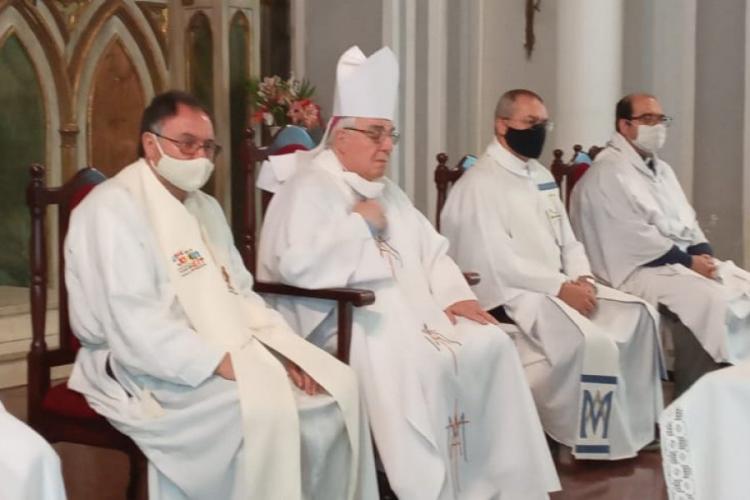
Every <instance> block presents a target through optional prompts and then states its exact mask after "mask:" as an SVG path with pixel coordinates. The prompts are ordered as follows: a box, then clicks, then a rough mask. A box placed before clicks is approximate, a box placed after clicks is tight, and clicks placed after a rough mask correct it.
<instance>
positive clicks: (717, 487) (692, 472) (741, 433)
mask: <svg viewBox="0 0 750 500" xmlns="http://www.w3.org/2000/svg"><path fill="white" fill-rule="evenodd" d="M749 414H750V363H748V362H743V363H740V364H738V365H737V366H731V367H729V368H724V369H721V370H716V371H713V372H711V373H707V374H706V375H704V376H703V377H701V378H700V379H699V380H698V381H697V382H696V383H695V384H693V385H692V386H691V387H690V389H688V390H687V391H686V392H685V393H684V394H683V395H682V396H680V397H679V398H677V399H676V400H675V401H674V402H672V404H671V405H669V406H668V407H667V409H666V410H664V413H662V416H661V420H660V428H661V455H662V464H663V467H664V481H665V482H666V483H667V490H668V491H669V498H670V500H718V499H721V500H745V499H746V498H748V490H747V473H748V470H750V448H749V447H748V443H750V426H748V425H747V420H748V419H747V416H748V415H749Z"/></svg>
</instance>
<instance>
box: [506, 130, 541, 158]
mask: <svg viewBox="0 0 750 500" xmlns="http://www.w3.org/2000/svg"><path fill="white" fill-rule="evenodd" d="M546 137H547V126H546V124H544V123H539V124H538V125H534V126H533V127H531V128H527V129H523V130H519V129H517V128H511V127H508V131H507V132H505V142H507V143H508V146H509V147H510V149H512V150H513V151H514V152H515V153H517V154H519V155H521V156H523V157H525V158H539V157H540V156H541V155H542V148H544V139H545V138H546Z"/></svg>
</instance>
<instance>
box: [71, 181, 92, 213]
mask: <svg viewBox="0 0 750 500" xmlns="http://www.w3.org/2000/svg"><path fill="white" fill-rule="evenodd" d="M96 186H97V185H96V184H84V185H83V186H81V187H80V188H78V191H76V192H75V193H73V196H71V197H70V209H71V210H73V209H74V208H75V207H77V206H78V204H79V203H81V200H83V199H84V198H85V197H86V195H87V194H89V193H90V192H91V190H92V189H94V188H95V187H96Z"/></svg>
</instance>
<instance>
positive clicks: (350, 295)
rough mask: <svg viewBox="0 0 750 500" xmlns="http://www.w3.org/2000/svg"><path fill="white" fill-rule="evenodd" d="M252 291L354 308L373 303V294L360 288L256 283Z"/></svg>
mask: <svg viewBox="0 0 750 500" xmlns="http://www.w3.org/2000/svg"><path fill="white" fill-rule="evenodd" d="M253 289H254V290H255V291H256V292H258V293H273V294H277V295H289V296H292V297H307V298H310V299H326V300H336V301H342V302H349V303H351V304H352V305H353V306H354V307H362V306H369V305H370V304H373V303H374V302H375V294H374V293H373V292H372V291H371V290H363V289H360V288H318V289H314V290H313V289H309V288H298V287H296V286H290V285H284V284H282V283H269V282H267V281H256V282H255V286H254V287H253Z"/></svg>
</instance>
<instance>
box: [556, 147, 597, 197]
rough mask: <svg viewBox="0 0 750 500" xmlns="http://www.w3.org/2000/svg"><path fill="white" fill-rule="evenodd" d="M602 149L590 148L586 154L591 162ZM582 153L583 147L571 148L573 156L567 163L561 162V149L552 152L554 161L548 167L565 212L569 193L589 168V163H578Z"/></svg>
mask: <svg viewBox="0 0 750 500" xmlns="http://www.w3.org/2000/svg"><path fill="white" fill-rule="evenodd" d="M602 149H604V148H601V147H599V146H591V147H590V148H589V150H588V152H587V153H586V154H587V155H588V158H589V159H590V160H591V161H594V158H596V155H598V154H599V152H600V151H601V150H602ZM582 151H583V147H582V146H581V145H580V144H576V145H575V146H573V156H572V157H571V158H570V161H568V162H567V163H566V162H565V161H564V160H563V154H564V153H563V150H562V149H556V150H554V151H553V152H552V156H553V157H554V159H553V160H552V164H551V165H550V172H552V176H553V177H554V178H555V182H556V183H557V185H558V187H559V188H560V196H562V199H563V203H565V209H566V210H567V209H569V205H570V193H571V192H573V187H575V185H576V183H577V182H578V180H579V179H580V178H581V177H582V176H583V174H585V173H586V171H587V170H588V169H589V167H590V166H591V163H590V162H586V161H580V154H581V152H582Z"/></svg>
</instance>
